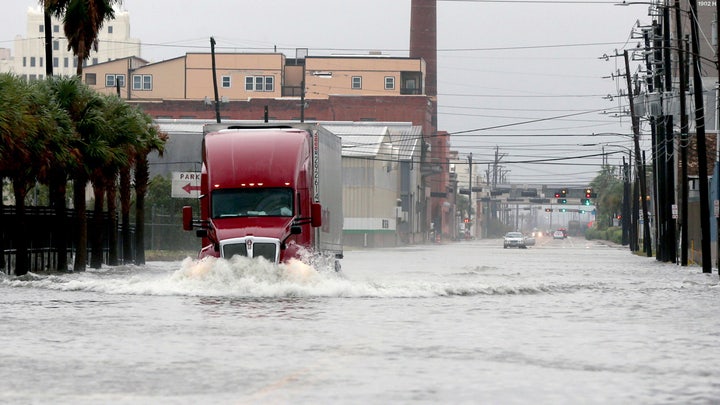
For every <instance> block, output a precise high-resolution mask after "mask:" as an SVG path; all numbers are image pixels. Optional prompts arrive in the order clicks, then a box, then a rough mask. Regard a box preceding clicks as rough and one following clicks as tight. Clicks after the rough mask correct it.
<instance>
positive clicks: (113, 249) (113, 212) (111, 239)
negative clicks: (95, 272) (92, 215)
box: [107, 174, 118, 266]
mask: <svg viewBox="0 0 720 405" xmlns="http://www.w3.org/2000/svg"><path fill="white" fill-rule="evenodd" d="M116 176H117V174H114V175H113V177H112V182H111V183H110V184H108V185H107V209H108V216H109V221H110V222H109V224H110V225H109V226H108V232H109V233H108V244H109V245H110V250H109V252H108V264H109V265H110V266H117V265H118V246H117V245H118V235H117V227H118V224H117V181H116V180H117V178H116Z"/></svg>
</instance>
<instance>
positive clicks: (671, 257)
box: [661, 7, 677, 263]
mask: <svg viewBox="0 0 720 405" xmlns="http://www.w3.org/2000/svg"><path fill="white" fill-rule="evenodd" d="M663 43H664V46H663V53H664V54H663V74H664V79H665V91H666V92H667V93H671V92H672V89H673V83H672V64H671V62H672V55H671V49H670V46H671V43H670V8H669V7H665V8H664V9H663ZM663 114H664V116H663V117H664V119H665V138H664V139H663V140H662V145H663V146H662V150H663V152H664V153H663V159H661V162H662V163H663V180H664V181H663V190H664V196H663V204H662V206H661V209H662V210H663V211H664V215H663V216H664V218H665V222H664V224H663V228H664V229H663V236H664V238H663V245H664V248H663V257H662V259H663V261H665V262H672V263H677V241H676V238H675V220H674V219H673V216H672V207H673V205H675V151H674V148H673V146H674V145H673V139H674V136H673V129H674V127H673V113H672V111H664V112H663Z"/></svg>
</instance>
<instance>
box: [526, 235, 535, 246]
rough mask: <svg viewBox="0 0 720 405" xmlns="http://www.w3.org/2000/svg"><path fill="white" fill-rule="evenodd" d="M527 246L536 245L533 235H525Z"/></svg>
mask: <svg viewBox="0 0 720 405" xmlns="http://www.w3.org/2000/svg"><path fill="white" fill-rule="evenodd" d="M533 233H534V232H533ZM525 246H535V237H534V236H532V235H530V236H526V237H525Z"/></svg>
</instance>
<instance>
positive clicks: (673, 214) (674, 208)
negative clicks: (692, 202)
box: [672, 204, 678, 219]
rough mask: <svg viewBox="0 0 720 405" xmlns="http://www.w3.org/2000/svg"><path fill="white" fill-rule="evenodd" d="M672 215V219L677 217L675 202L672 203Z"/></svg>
mask: <svg viewBox="0 0 720 405" xmlns="http://www.w3.org/2000/svg"><path fill="white" fill-rule="evenodd" d="M672 217H673V219H677V218H678V206H677V204H673V205H672Z"/></svg>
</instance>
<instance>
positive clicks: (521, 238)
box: [503, 232, 527, 249]
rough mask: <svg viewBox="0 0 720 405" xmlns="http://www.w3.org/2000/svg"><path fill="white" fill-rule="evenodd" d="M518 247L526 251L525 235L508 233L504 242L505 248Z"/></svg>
mask: <svg viewBox="0 0 720 405" xmlns="http://www.w3.org/2000/svg"><path fill="white" fill-rule="evenodd" d="M509 247H516V248H521V249H525V248H526V247H527V245H525V235H523V234H522V233H520V232H508V233H507V234H505V240H504V241H503V248H504V249H507V248H509Z"/></svg>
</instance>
